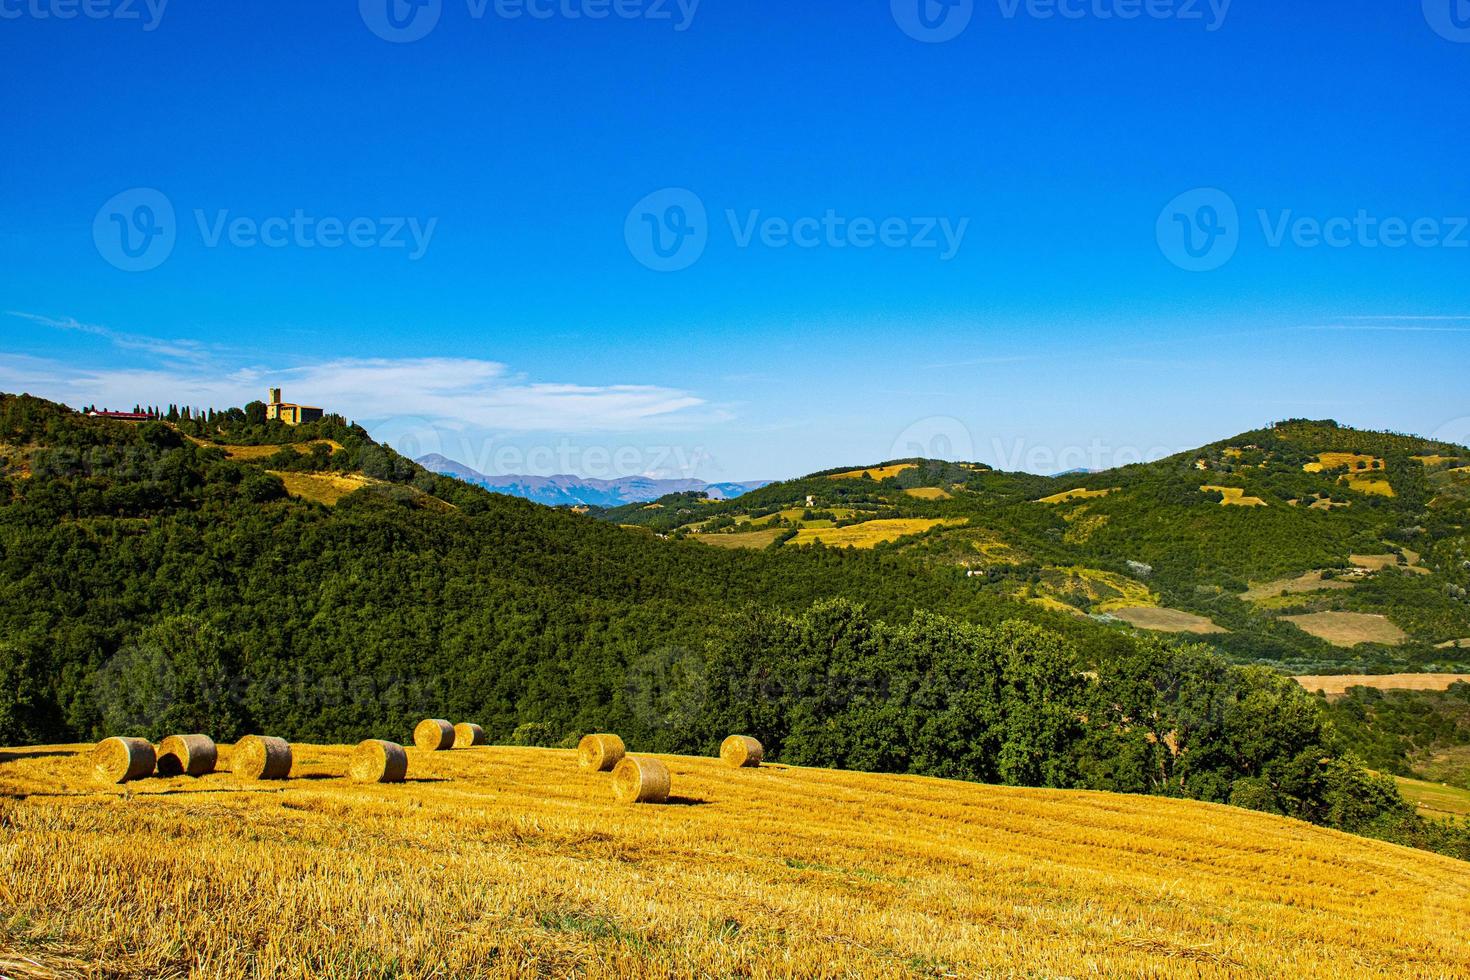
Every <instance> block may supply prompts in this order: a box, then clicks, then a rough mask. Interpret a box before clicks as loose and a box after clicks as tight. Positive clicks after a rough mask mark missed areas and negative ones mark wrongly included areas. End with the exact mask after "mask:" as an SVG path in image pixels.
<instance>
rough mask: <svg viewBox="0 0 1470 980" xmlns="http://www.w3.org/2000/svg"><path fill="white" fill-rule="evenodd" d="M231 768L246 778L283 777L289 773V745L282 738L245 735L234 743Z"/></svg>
mask: <svg viewBox="0 0 1470 980" xmlns="http://www.w3.org/2000/svg"><path fill="white" fill-rule="evenodd" d="M233 768H234V771H235V774H236V775H237V776H244V777H245V778H246V779H285V778H286V777H287V776H289V775H291V746H290V744H289V743H288V742H287V741H286V740H285V739H284V738H272V737H271V736H269V735H246V736H245V737H244V738H242V739H240V741H238V742H236V743H235V751H234V753H233Z"/></svg>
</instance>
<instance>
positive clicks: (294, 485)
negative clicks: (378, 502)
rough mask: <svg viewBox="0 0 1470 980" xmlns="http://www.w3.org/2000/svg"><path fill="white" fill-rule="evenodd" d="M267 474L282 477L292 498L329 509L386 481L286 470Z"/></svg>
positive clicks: (361, 476)
mask: <svg viewBox="0 0 1470 980" xmlns="http://www.w3.org/2000/svg"><path fill="white" fill-rule="evenodd" d="M266 472H267V473H270V474H271V475H272V476H277V477H280V479H281V482H282V483H284V484H285V485H286V492H287V493H289V494H290V495H291V496H293V497H300V498H301V499H303V500H314V501H316V502H317V503H319V504H326V505H327V506H328V507H330V506H333V505H335V504H336V503H337V501H339V500H341V499H342V498H343V497H345V496H347V495H348V494H349V493H353V492H355V491H358V490H361V489H362V488H363V487H373V486H384V485H385V484H384V481H382V480H375V479H373V478H372V477H367V476H363V475H362V474H361V473H291V472H288V471H284V470H267V471H266Z"/></svg>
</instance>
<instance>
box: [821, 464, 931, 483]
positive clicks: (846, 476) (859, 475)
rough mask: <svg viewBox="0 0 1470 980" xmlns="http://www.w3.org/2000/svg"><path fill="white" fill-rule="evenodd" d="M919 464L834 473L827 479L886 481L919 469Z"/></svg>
mask: <svg viewBox="0 0 1470 980" xmlns="http://www.w3.org/2000/svg"><path fill="white" fill-rule="evenodd" d="M917 466H918V464H917V463H896V464H894V465H893V466H875V467H873V468H872V469H866V470H848V471H847V472H845V473H833V474H832V475H831V476H829V477H827V479H829V480H861V479H863V478H864V477H867V478H868V479H870V480H886V479H888V478H889V477H893V476H898V474H900V473H902V472H903V471H904V470H912V469H915V468H917Z"/></svg>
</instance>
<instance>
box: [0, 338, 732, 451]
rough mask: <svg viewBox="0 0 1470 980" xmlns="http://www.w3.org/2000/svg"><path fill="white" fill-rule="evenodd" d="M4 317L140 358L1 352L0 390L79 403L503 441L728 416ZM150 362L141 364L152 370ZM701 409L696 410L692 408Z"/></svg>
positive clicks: (618, 390) (574, 389)
mask: <svg viewBox="0 0 1470 980" xmlns="http://www.w3.org/2000/svg"><path fill="white" fill-rule="evenodd" d="M10 315H11V316H14V317H18V318H20V319H23V320H27V321H30V322H32V323H37V324H40V325H42V326H45V327H49V328H52V329H57V330H65V331H70V332H77V333H85V334H88V335H91V336H96V337H100V338H102V339H104V340H106V341H108V342H109V343H111V344H112V345H114V346H115V347H118V348H122V349H126V350H129V351H134V352H137V353H138V354H139V355H141V356H142V358H143V361H144V365H143V366H136V367H111V366H109V367H97V366H92V365H86V364H79V363H72V362H64V361H60V360H54V359H45V358H37V357H31V356H26V355H19V354H0V386H3V388H4V390H8V391H29V392H31V393H32V394H36V395H40V396H43V397H48V398H53V399H56V400H59V401H63V402H66V403H67V404H71V405H75V406H80V405H86V404H95V405H101V406H105V407H112V408H118V407H125V408H130V407H132V406H133V405H135V404H151V405H166V404H178V405H191V406H199V407H213V408H224V407H228V406H231V405H243V404H245V403H247V402H250V401H254V400H257V399H261V400H263V399H264V398H265V397H266V388H267V387H268V386H272V387H281V388H284V389H285V395H284V397H285V398H286V399H287V400H291V401H298V402H302V403H304V404H310V405H319V406H321V407H322V408H324V409H326V410H328V411H331V412H337V413H340V414H342V415H345V416H347V417H348V418H350V419H354V420H357V421H363V422H372V421H379V422H381V421H383V420H393V419H409V418H411V419H417V420H423V421H426V422H428V423H430V424H432V425H435V426H444V427H448V428H456V427H458V428H465V429H494V430H499V431H502V432H558V433H568V434H573V433H587V432H620V431H632V430H641V429H648V428H664V427H670V426H679V425H690V424H695V423H697V422H708V421H710V420H711V419H712V418H714V419H718V418H721V417H726V413H725V412H723V411H722V410H716V409H712V408H710V407H709V406H707V405H706V403H705V401H704V399H702V398H700V397H698V396H697V395H694V394H692V393H690V392H688V391H684V390H681V389H678V388H669V387H664V386H660V385H642V384H607V385H586V384H569V383H563V382H554V381H537V380H532V379H528V378H526V377H524V376H521V375H518V374H515V373H514V372H512V371H511V370H510V368H509V367H507V366H506V365H505V364H502V363H500V362H497V361H489V360H483V359H478V358H469V357H420V358H335V359H332V360H328V361H322V362H318V363H306V364H302V363H297V364H293V365H280V366H262V365H245V366H241V365H238V364H235V365H231V364H228V363H226V361H227V358H226V356H225V355H224V353H223V352H222V351H221V350H220V349H217V348H210V347H208V346H206V345H203V344H196V343H195V342H193V341H165V340H156V339H154V338H149V337H140V336H136V335H132V334H123V333H119V332H117V331H114V330H111V329H109V328H107V327H102V326H97V325H95V324H86V323H82V322H80V321H77V320H74V319H56V318H52V317H43V316H40V315H38V314H32V313H14V312H13V313H11V314H10ZM150 360H151V361H154V362H155V363H153V364H147V362H148V361H150ZM701 409H703V410H704V411H702V412H701V411H697V410H701Z"/></svg>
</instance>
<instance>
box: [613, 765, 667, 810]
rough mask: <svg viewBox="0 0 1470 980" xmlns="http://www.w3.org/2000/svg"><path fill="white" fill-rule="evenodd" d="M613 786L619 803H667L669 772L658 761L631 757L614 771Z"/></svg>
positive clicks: (614, 794)
mask: <svg viewBox="0 0 1470 980" xmlns="http://www.w3.org/2000/svg"><path fill="white" fill-rule="evenodd" d="M612 786H613V796H614V797H616V798H617V801H618V802H619V803H667V802H668V800H669V770H668V767H667V766H665V765H664V764H663V763H662V762H659V761H658V760H657V759H640V758H636V757H634V756H631V755H630V756H627V757H626V758H624V759H623V761H622V762H619V763H618V765H617V768H616V769H614V770H613V776H612Z"/></svg>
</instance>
